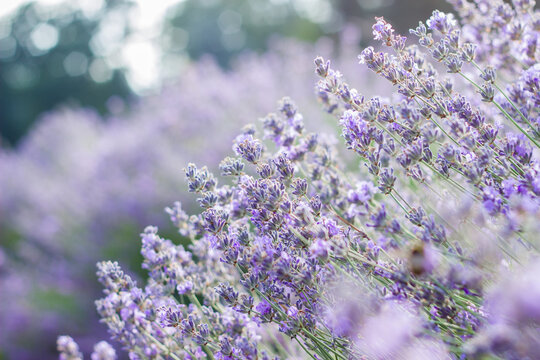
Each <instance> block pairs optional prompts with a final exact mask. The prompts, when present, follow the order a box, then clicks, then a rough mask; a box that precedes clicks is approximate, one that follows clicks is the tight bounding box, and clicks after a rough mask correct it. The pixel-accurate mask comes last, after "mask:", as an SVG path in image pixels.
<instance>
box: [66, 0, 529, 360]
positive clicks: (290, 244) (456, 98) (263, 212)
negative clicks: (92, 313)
mask: <svg viewBox="0 0 540 360" xmlns="http://www.w3.org/2000/svg"><path fill="white" fill-rule="evenodd" d="M452 3H453V4H454V5H455V7H456V9H457V11H458V13H459V14H460V16H461V18H462V20H463V25H461V26H460V25H459V24H458V22H457V20H456V19H455V18H454V16H453V15H451V14H444V13H441V12H439V11H435V12H434V13H433V15H432V16H431V17H430V18H429V19H428V20H427V21H426V22H425V23H420V24H419V25H418V27H416V28H415V29H413V30H411V34H412V36H413V38H415V39H416V40H417V42H418V44H419V46H418V45H407V39H406V38H405V37H404V36H402V35H399V34H396V32H395V31H394V30H393V29H392V27H391V25H390V24H388V23H387V22H386V21H385V20H384V19H382V18H378V19H377V22H376V24H375V25H374V26H373V34H374V38H375V40H377V41H379V42H380V43H381V44H382V46H383V51H380V50H376V49H375V48H373V47H368V48H366V49H365V50H363V51H362V53H361V55H360V62H361V63H364V64H366V65H367V67H368V68H369V69H371V70H373V71H374V72H375V73H377V74H379V75H380V76H382V77H383V78H385V79H387V80H388V81H389V82H390V83H391V84H392V85H393V86H394V89H395V90H396V91H395V92H394V93H392V94H391V95H390V96H389V97H386V98H383V97H373V98H365V97H364V96H363V95H361V93H360V92H359V91H358V90H356V89H354V88H352V87H351V86H350V85H348V83H347V82H345V80H344V79H343V77H342V75H341V73H340V72H338V71H337V70H335V69H333V68H331V66H330V62H329V61H325V60H324V59H323V58H321V57H318V58H316V59H315V66H316V73H317V74H318V75H319V76H320V77H321V80H320V81H319V84H318V94H319V98H320V100H321V102H322V104H323V106H324V108H325V109H326V110H327V112H328V113H330V114H333V115H334V116H335V117H336V118H337V119H339V120H338V121H339V125H340V127H341V131H342V137H343V140H344V142H345V144H346V146H347V148H348V149H349V150H351V151H352V152H353V153H354V154H356V157H355V160H354V161H352V162H345V161H343V159H344V157H343V155H342V154H340V153H339V152H338V149H337V148H336V146H335V144H334V142H333V141H332V139H331V138H330V137H328V136H325V135H322V134H315V133H311V132H309V131H307V130H306V129H305V127H304V118H303V116H302V115H301V114H300V112H299V110H298V108H297V106H296V105H295V104H294V103H293V101H292V100H290V99H289V98H284V99H282V100H281V102H280V104H279V111H278V112H277V113H271V114H269V115H268V116H266V117H265V118H263V119H262V121H261V127H262V132H261V134H260V135H259V132H258V130H257V129H256V127H255V126H251V127H247V128H244V130H243V132H242V133H241V134H240V135H239V136H238V137H236V139H235V140H234V142H233V144H234V145H233V150H234V155H232V156H229V157H226V158H225V159H224V160H223V161H222V162H221V164H220V173H221V176H222V177H223V182H224V184H223V185H220V184H219V182H218V179H217V178H216V177H215V176H214V175H212V173H211V172H210V171H209V170H208V169H207V168H206V167H198V166H196V165H194V164H189V165H187V166H186V168H185V174H186V180H187V183H188V190H189V191H190V192H192V193H194V194H195V195H196V198H197V202H198V203H199V205H200V207H201V209H202V212H201V213H199V214H195V215H191V216H190V215H188V214H187V213H186V212H185V211H184V210H183V209H182V206H181V204H180V202H176V203H174V205H173V206H171V207H170V208H167V212H168V213H169V215H170V218H171V221H172V223H173V224H174V225H175V226H176V227H177V228H178V232H179V234H180V238H181V239H189V245H186V246H183V245H179V244H175V243H173V242H172V241H171V240H167V239H165V238H163V237H162V236H160V235H158V229H157V228H156V227H153V226H149V227H147V228H146V229H145V230H144V232H143V233H142V235H141V238H142V249H141V254H142V256H143V259H144V260H143V263H142V267H143V269H145V270H147V271H148V275H149V278H148V281H147V282H146V283H145V284H144V285H142V286H139V285H137V283H136V282H135V281H134V280H133V279H132V277H130V276H129V275H128V274H126V273H125V272H124V271H123V270H122V269H121V267H120V266H119V265H118V263H116V262H111V261H104V262H100V263H98V272H97V275H98V278H99V280H100V281H101V283H102V284H103V286H104V288H105V291H104V297H103V298H102V299H100V300H98V301H97V302H96V305H97V309H98V312H99V313H100V315H101V317H102V321H103V322H104V323H105V324H107V326H108V327H109V331H110V334H111V336H112V338H113V339H114V340H115V341H117V342H119V343H120V344H121V345H122V347H123V349H124V350H126V351H127V352H128V353H129V356H130V358H131V359H276V358H282V359H296V358H298V359H300V358H303V359H304V358H305V359H309V358H311V359H327V360H331V359H363V358H369V359H461V358H488V359H490V358H493V359H537V358H540V334H539V333H538V329H539V326H540V315H539V314H540V305H539V304H540V281H539V280H538V278H537V274H538V271H540V268H539V266H540V262H539V260H538V246H539V245H540V244H539V241H538V239H539V238H538V236H537V233H538V231H539V230H540V229H539V224H540V223H539V222H538V219H539V216H540V210H539V205H540V204H539V195H540V176H539V173H538V172H539V170H540V168H539V165H540V164H539V163H538V160H537V156H538V147H540V136H539V135H540V134H539V131H540V128H539V125H540V122H539V120H540V119H539V117H538V109H539V103H540V97H539V91H538V90H539V86H540V81H539V74H540V65H539V62H538V60H539V57H540V47H539V46H538V45H539V44H538V42H539V30H540V16H539V13H538V12H536V11H535V10H534V2H532V1H524V0H515V1H513V5H509V4H508V3H504V2H502V1H493V0H490V1H480V0H479V1H476V2H475V3H469V2H466V1H452ZM307 119H308V120H309V121H312V120H311V117H309V118H307ZM58 349H59V350H60V351H61V358H62V359H80V358H82V355H81V354H80V352H79V350H78V347H77V345H76V343H75V342H74V341H73V339H71V338H69V337H60V338H59V340H58ZM101 349H103V350H101ZM92 358H93V359H94V358H95V359H113V358H115V355H114V353H113V351H112V350H110V348H109V347H108V346H107V345H104V344H103V343H102V344H101V345H99V349H98V347H97V346H96V351H95V353H94V354H93V355H92Z"/></svg>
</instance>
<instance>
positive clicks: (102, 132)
mask: <svg viewBox="0 0 540 360" xmlns="http://www.w3.org/2000/svg"><path fill="white" fill-rule="evenodd" d="M356 42H357V38H355V34H354V33H353V32H348V33H346V34H344V37H343V38H342V41H341V47H338V48H337V49H334V48H333V47H334V44H333V43H331V42H329V41H327V40H322V41H321V42H320V43H318V44H317V45H316V46H315V47H313V46H308V45H305V44H300V43H297V42H292V41H285V40H280V41H276V43H275V44H274V45H273V47H272V49H271V51H270V52H269V53H266V54H263V55H255V54H251V55H249V54H246V55H244V56H242V57H240V58H239V59H238V60H237V63H236V64H234V66H233V68H232V69H231V70H230V71H223V70H221V69H220V68H219V67H218V66H217V65H216V64H215V63H214V62H213V61H212V60H210V59H206V60H204V61H201V62H199V63H196V64H193V65H191V66H189V68H188V69H186V71H185V73H184V74H183V75H182V77H181V78H180V79H179V80H178V82H177V83H175V84H172V85H170V86H168V87H167V88H165V89H164V90H162V91H161V92H160V93H159V94H156V95H153V96H147V97H144V98H142V99H140V100H139V101H138V102H137V103H136V104H135V105H133V109H131V110H123V109H122V104H121V103H118V101H115V100H114V99H112V100H111V103H110V106H111V110H112V111H113V113H114V114H115V115H113V116H111V118H109V119H105V120H106V121H104V119H102V118H100V117H99V116H98V115H97V114H96V113H94V112H93V111H90V110H86V109H73V108H66V109H60V110H58V111H54V112H51V113H49V114H46V115H44V116H43V118H42V120H41V122H40V124H39V125H38V126H37V127H36V128H35V129H34V130H33V131H32V133H31V134H30V135H29V137H27V138H26V139H25V141H24V142H23V143H22V144H21V146H20V147H19V148H18V149H16V150H12V151H2V152H0V188H1V189H2V190H1V193H0V238H1V241H0V303H1V304H2V306H0V358H2V355H4V356H5V357H7V358H8V359H18V360H19V359H36V358H40V359H51V358H54V357H56V349H55V347H54V339H55V337H56V336H57V335H58V334H59V333H71V334H73V335H74V336H76V337H77V339H78V340H79V342H80V345H81V349H82V350H84V351H91V348H92V344H93V343H94V342H96V341H97V340H98V339H100V338H103V337H104V336H106V329H105V327H104V326H103V325H100V324H99V322H98V317H97V314H96V313H95V310H93V308H92V302H93V299H95V298H96V297H98V296H99V294H100V292H101V288H100V285H99V283H98V282H97V281H96V279H95V263H96V261H98V260H100V259H104V258H106V259H117V260H118V261H120V263H121V264H122V265H123V266H124V267H125V268H126V269H130V270H132V271H133V270H137V269H138V268H139V267H140V265H139V264H140V261H141V259H142V258H141V256H140V254H139V252H138V247H139V246H138V245H137V244H138V243H137V234H138V233H139V232H140V230H141V228H143V227H144V226H145V225H146V224H148V223H152V224H155V225H158V226H160V228H161V230H162V234H169V235H171V236H172V235H174V233H175V230H174V227H173V226H171V225H169V222H168V220H167V217H166V216H163V208H164V207H165V206H167V205H168V204H169V203H170V199H181V200H182V202H183V204H184V206H185V207H186V208H187V209H191V210H192V211H196V210H195V209H196V208H195V207H197V208H198V205H197V203H196V202H195V199H193V198H192V197H190V196H189V195H183V194H182V191H181V189H182V187H183V184H184V183H183V179H182V178H181V176H179V174H181V169H182V168H183V167H185V166H186V165H187V163H188V159H190V160H191V161H197V162H200V163H207V164H209V167H210V168H211V169H215V170H217V169H218V165H219V162H220V160H221V159H222V158H223V157H224V156H226V154H227V153H228V152H229V149H230V145H229V144H230V142H231V141H232V140H233V139H234V136H235V132H236V131H237V130H236V129H238V128H240V127H242V126H243V125H245V124H247V123H248V121H250V120H251V119H253V118H254V117H257V116H259V115H260V114H264V113H266V112H268V111H270V110H271V109H272V107H273V106H274V105H273V99H278V98H279V96H281V94H282V93H283V92H284V91H285V88H284V84H290V85H288V87H287V89H286V90H287V91H288V92H289V93H290V94H292V95H293V96H294V97H295V99H296V100H297V101H298V103H299V104H301V106H302V107H303V109H305V112H306V114H308V115H309V116H310V117H313V118H315V117H316V116H317V114H318V113H319V110H320V107H319V105H318V104H317V101H316V98H315V97H314V96H313V92H314V91H313V83H314V82H315V81H316V75H315V74H314V73H313V71H312V69H311V68H310V67H306V66H305V65H304V64H307V63H310V62H311V61H312V59H313V57H315V55H316V54H317V53H321V52H322V53H324V54H327V55H330V54H332V53H333V51H334V50H338V52H340V53H341V54H342V55H343V62H342V65H341V66H344V67H345V68H347V69H351V71H352V69H354V68H355V67H356V61H354V56H353V55H354V53H355V52H356V50H354V49H355V45H356ZM340 58H341V57H340ZM368 75H369V74H367V73H366V72H359V73H358V76H357V78H356V81H357V82H358V83H360V84H368V83H369V82H370V81H371V79H370V78H369V76H368ZM293 77H294V78H295V81H294V82H290V81H287V80H288V79H291V78H293ZM381 86H383V85H382V84H381ZM370 89H372V91H376V90H377V88H376V87H375V86H371V87H370ZM269 99H272V100H269ZM318 119H319V120H318V122H317V124H314V125H313V126H314V127H316V128H318V129H323V128H326V129H327V130H332V129H333V128H334V127H335V125H334V124H333V121H332V118H331V117H330V116H328V117H326V118H321V117H320V116H319V117H318ZM208 129H212V135H211V136H209V135H210V134H209V131H208ZM201 149H204V151H201ZM138 273H139V274H138V275H139V276H140V275H143V274H142V272H141V271H139V272H138Z"/></svg>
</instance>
